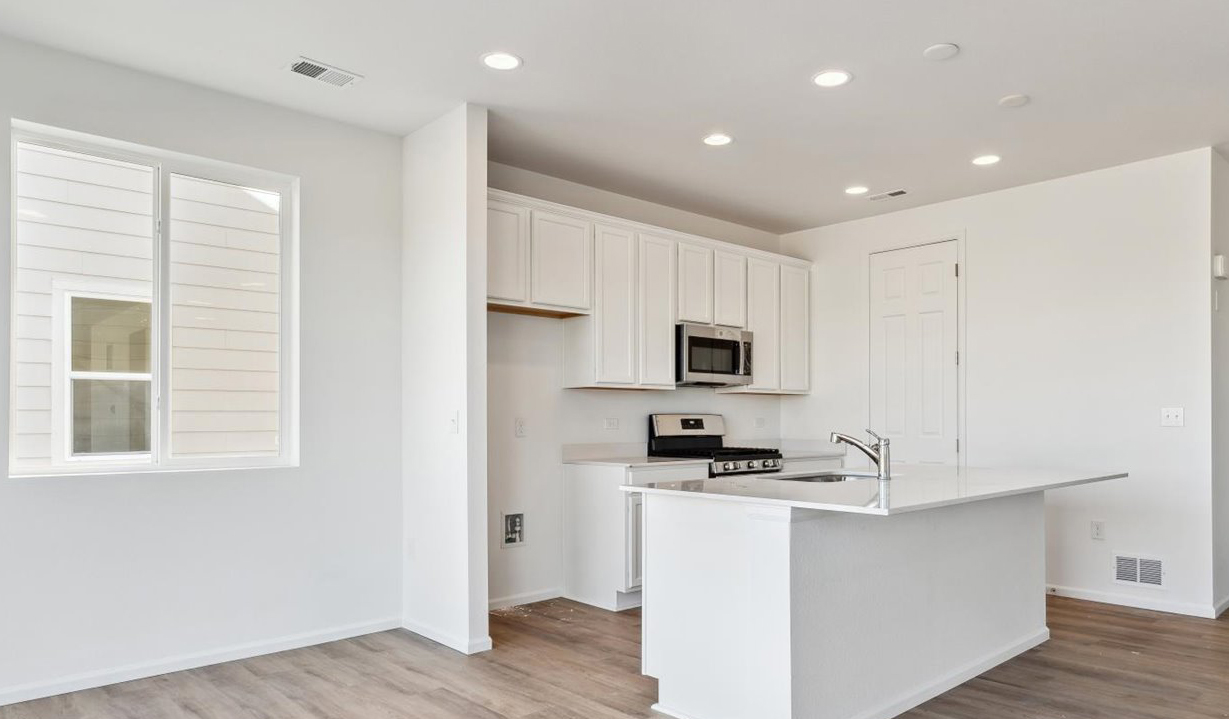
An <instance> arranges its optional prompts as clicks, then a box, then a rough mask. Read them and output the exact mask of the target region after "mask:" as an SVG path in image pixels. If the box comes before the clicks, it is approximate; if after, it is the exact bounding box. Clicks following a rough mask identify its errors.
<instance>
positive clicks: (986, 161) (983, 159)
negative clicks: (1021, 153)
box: [973, 155, 1003, 167]
mask: <svg viewBox="0 0 1229 719" xmlns="http://www.w3.org/2000/svg"><path fill="white" fill-rule="evenodd" d="M1001 159H1003V158H1001V157H999V156H998V155H979V156H977V157H974V158H973V164H974V165H981V166H983V167H984V166H986V165H996V164H998V161H999V160H1001Z"/></svg>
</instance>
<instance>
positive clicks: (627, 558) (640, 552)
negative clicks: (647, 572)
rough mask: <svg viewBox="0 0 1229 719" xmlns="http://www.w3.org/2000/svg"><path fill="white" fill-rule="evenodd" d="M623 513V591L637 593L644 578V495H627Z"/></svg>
mask: <svg viewBox="0 0 1229 719" xmlns="http://www.w3.org/2000/svg"><path fill="white" fill-rule="evenodd" d="M626 502H627V508H626V511H625V516H626V521H627V531H626V533H625V534H626V537H625V540H624V541H626V542H627V552H626V553H625V554H624V574H625V576H626V581H625V583H624V585H623V590H624V591H627V592H634V591H638V590H639V589H640V587H641V584H642V582H643V577H644V495H643V494H628V495H627V497H626Z"/></svg>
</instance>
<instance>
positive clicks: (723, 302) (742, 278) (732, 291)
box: [713, 250, 747, 327]
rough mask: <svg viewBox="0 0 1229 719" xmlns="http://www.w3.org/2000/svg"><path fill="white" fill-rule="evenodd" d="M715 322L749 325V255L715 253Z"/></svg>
mask: <svg viewBox="0 0 1229 719" xmlns="http://www.w3.org/2000/svg"><path fill="white" fill-rule="evenodd" d="M713 324H715V325H725V326H726V327H746V326H747V257H746V256H745V255H740V254H736V253H734V252H721V251H719V250H718V251H716V252H714V253H713Z"/></svg>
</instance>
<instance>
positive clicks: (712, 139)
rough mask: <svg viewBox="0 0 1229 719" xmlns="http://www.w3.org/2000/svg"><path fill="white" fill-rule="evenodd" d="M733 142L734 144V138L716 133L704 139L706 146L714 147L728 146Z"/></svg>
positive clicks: (722, 133)
mask: <svg viewBox="0 0 1229 719" xmlns="http://www.w3.org/2000/svg"><path fill="white" fill-rule="evenodd" d="M731 142H734V138H732V137H730V136H729V135H727V134H725V133H724V132H714V133H713V134H711V135H708V136H706V137H705V138H704V144H705V145H712V146H713V147H721V146H722V145H728V144H730V143H731Z"/></svg>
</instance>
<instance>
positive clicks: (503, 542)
mask: <svg viewBox="0 0 1229 719" xmlns="http://www.w3.org/2000/svg"><path fill="white" fill-rule="evenodd" d="M500 524H501V525H502V530H503V534H501V535H500V540H499V546H501V547H519V546H521V545H523V544H524V543H525V513H524V512H504V513H503V514H501V515H500Z"/></svg>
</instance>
